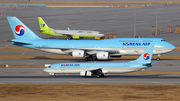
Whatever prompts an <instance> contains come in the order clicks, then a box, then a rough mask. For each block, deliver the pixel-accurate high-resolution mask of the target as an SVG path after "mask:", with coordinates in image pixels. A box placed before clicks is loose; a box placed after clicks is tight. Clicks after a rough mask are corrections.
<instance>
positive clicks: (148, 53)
mask: <svg viewBox="0 0 180 101" xmlns="http://www.w3.org/2000/svg"><path fill="white" fill-rule="evenodd" d="M153 50H154V44H150V45H149V46H148V48H146V50H145V51H144V52H143V53H142V54H141V56H140V57H139V58H138V59H137V60H135V62H138V63H145V64H146V63H151V58H152V55H153Z"/></svg>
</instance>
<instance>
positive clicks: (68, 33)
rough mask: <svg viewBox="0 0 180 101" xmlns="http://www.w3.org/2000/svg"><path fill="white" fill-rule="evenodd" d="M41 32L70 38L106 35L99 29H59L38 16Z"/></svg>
mask: <svg viewBox="0 0 180 101" xmlns="http://www.w3.org/2000/svg"><path fill="white" fill-rule="evenodd" d="M38 21H39V26H40V32H41V33H44V34H47V35H51V36H58V37H69V39H79V38H83V37H92V38H94V37H99V38H101V37H104V34H102V33H101V32H98V31H86V30H70V29H69V28H68V30H58V29H53V28H49V27H48V25H47V24H46V23H45V22H44V21H43V19H42V18H41V17H38Z"/></svg>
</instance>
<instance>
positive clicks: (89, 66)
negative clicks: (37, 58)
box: [44, 44, 154, 77]
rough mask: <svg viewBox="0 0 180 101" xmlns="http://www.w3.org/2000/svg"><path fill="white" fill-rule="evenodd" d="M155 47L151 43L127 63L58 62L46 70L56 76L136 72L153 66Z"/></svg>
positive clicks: (100, 75) (98, 75) (101, 75)
mask: <svg viewBox="0 0 180 101" xmlns="http://www.w3.org/2000/svg"><path fill="white" fill-rule="evenodd" d="M153 49H154V45H153V44H151V45H149V47H148V48H147V49H146V50H145V51H144V52H143V53H142V54H141V56H140V57H139V58H138V59H137V60H134V61H130V62H126V63H118V62H117V63H109V62H106V63H56V64H52V65H49V66H48V67H46V68H45V69H44V71H45V72H48V73H49V74H50V75H54V77H55V76H56V74H59V73H66V74H68V73H80V76H92V75H97V77H103V76H104V74H107V73H108V74H111V73H128V72H136V71H140V70H144V69H147V68H149V67H151V66H152V64H151V58H152V53H153Z"/></svg>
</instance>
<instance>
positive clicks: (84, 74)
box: [80, 70, 92, 76]
mask: <svg viewBox="0 0 180 101" xmlns="http://www.w3.org/2000/svg"><path fill="white" fill-rule="evenodd" d="M80 76H92V73H91V72H90V71H86V70H85V71H80Z"/></svg>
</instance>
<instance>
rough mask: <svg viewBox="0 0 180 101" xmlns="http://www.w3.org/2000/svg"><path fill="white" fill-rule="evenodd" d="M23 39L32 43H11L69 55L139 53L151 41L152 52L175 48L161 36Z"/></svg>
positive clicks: (159, 52)
mask: <svg viewBox="0 0 180 101" xmlns="http://www.w3.org/2000/svg"><path fill="white" fill-rule="evenodd" d="M25 41H26V42H28V43H32V45H22V44H17V43H12V44H14V45H18V46H22V47H27V48H33V49H37V50H41V51H45V52H50V53H55V54H63V55H71V53H72V51H73V50H85V51H86V53H87V54H89V55H93V54H96V53H97V52H99V51H106V50H107V51H109V50H116V52H109V54H110V56H118V55H140V54H142V53H143V51H144V50H145V49H146V48H147V47H148V46H149V45H150V44H151V43H154V44H155V46H154V50H153V54H163V53H167V52H170V51H172V50H174V49H175V46H173V45H172V44H170V43H168V42H166V41H164V40H163V39H162V38H115V39H106V40H45V39H38V40H25Z"/></svg>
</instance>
